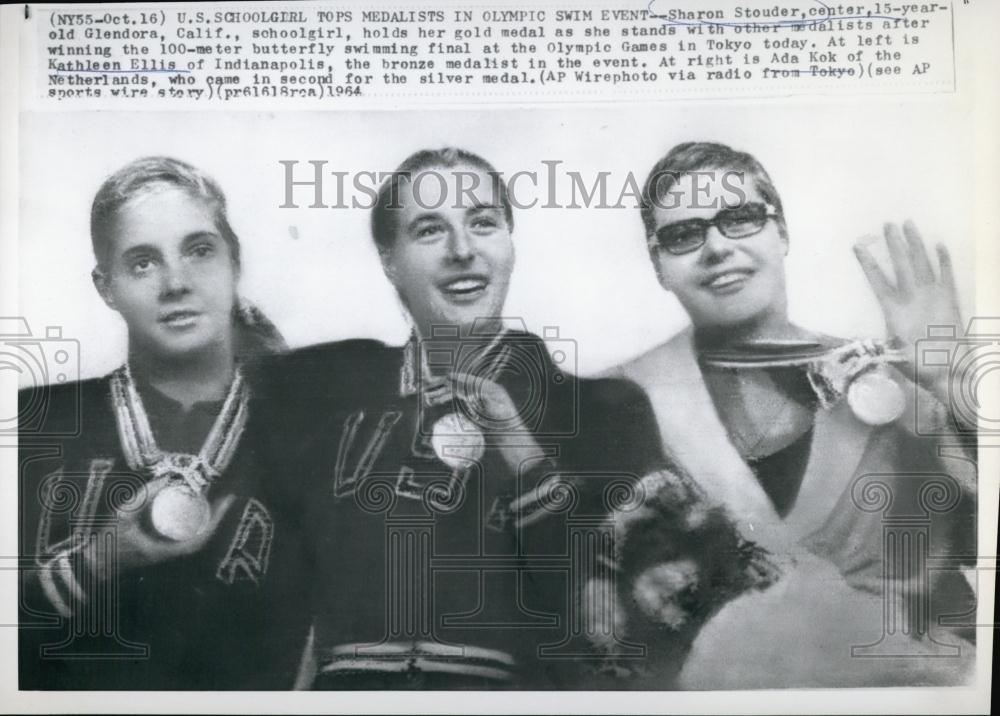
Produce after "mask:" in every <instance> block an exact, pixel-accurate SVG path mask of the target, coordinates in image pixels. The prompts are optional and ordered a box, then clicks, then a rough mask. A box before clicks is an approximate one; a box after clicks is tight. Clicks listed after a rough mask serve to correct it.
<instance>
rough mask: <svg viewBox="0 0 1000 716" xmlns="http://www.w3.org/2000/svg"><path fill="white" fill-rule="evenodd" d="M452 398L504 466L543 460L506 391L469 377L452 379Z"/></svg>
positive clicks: (465, 374) (458, 375)
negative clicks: (486, 439)
mask: <svg viewBox="0 0 1000 716" xmlns="http://www.w3.org/2000/svg"><path fill="white" fill-rule="evenodd" d="M452 382H453V386H454V392H455V397H456V398H457V399H458V400H460V401H461V402H462V404H463V405H464V406H465V408H466V410H465V412H466V413H467V414H468V416H469V417H470V418H471V422H472V423H474V424H475V425H476V426H478V428H479V429H480V430H483V431H484V432H485V433H487V434H488V435H490V437H491V438H492V440H491V443H492V444H494V445H495V446H496V447H497V448H499V450H500V454H501V455H503V458H504V460H505V461H506V463H507V464H508V465H509V466H510V467H511V468H513V469H515V470H517V469H519V468H520V467H521V466H522V465H523V464H525V463H526V462H528V461H537V460H539V459H541V458H543V457H545V452H544V451H543V450H542V448H541V447H539V445H538V442H537V441H536V440H535V436H534V435H533V434H532V432H531V431H530V430H529V429H528V428H527V426H525V424H524V421H523V420H522V419H521V416H520V413H519V411H518V409H517V406H516V405H515V404H514V401H513V400H512V399H511V397H510V394H509V393H508V392H507V390H506V389H505V388H504V387H503V386H502V385H500V384H499V383H497V382H496V381H494V380H490V379H489V378H484V377H482V376H478V375H472V374H469V373H454V374H453V375H452Z"/></svg>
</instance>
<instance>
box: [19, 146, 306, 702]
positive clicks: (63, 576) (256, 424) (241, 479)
mask: <svg viewBox="0 0 1000 716" xmlns="http://www.w3.org/2000/svg"><path fill="white" fill-rule="evenodd" d="M91 239H92V242H93V247H94V254H95V258H96V261H97V266H96V268H95V269H94V271H93V280H94V285H95V287H96V288H97V291H98V293H99V294H100V296H101V298H102V299H103V300H104V302H105V303H106V304H107V305H108V307H109V308H111V309H112V310H114V311H116V312H117V313H118V314H120V315H121V316H122V318H123V319H124V321H125V325H126V327H127V330H128V354H127V356H125V358H124V361H123V364H122V366H121V367H120V368H118V369H117V370H114V371H113V372H111V373H110V374H109V375H107V376H105V377H102V378H94V379H90V380H84V381H80V382H76V383H66V384H62V385H54V386H45V387H38V388H35V389H34V390H26V391H22V394H21V395H20V396H19V398H20V401H21V408H22V413H21V417H22V422H21V424H22V426H23V425H25V424H26V423H25V420H24V418H26V417H27V416H28V414H29V413H30V412H31V410H29V408H30V407H31V406H32V405H36V404H37V403H38V401H37V400H36V399H37V398H41V399H42V405H41V409H40V411H39V412H40V414H41V422H40V423H39V424H34V429H33V430H31V431H28V430H25V429H24V428H22V432H21V435H20V455H21V468H22V473H21V502H22V538H21V539H22V544H21V549H22V554H24V555H25V556H26V557H30V558H31V564H32V566H30V567H26V568H25V569H24V571H23V579H22V601H21V624H20V626H21V632H20V633H21V644H20V646H21V656H20V686H21V688H22V689H102V690H110V689H178V688H180V689H239V688H242V689H249V688H253V689H268V688H290V687H291V686H292V684H293V680H294V675H295V672H296V669H297V666H298V659H299V655H300V654H301V652H302V647H303V645H304V643H305V636H306V630H307V628H308V622H307V619H308V615H306V614H305V613H304V612H303V610H302V609H297V608H296V606H295V605H296V600H297V596H298V593H299V591H298V588H297V587H296V582H295V579H296V578H298V576H299V575H301V574H304V573H305V570H304V568H303V567H302V566H301V564H300V563H299V561H298V560H299V559H300V555H301V553H302V552H301V550H300V549H299V546H298V542H297V539H298V538H297V536H296V533H295V531H294V530H291V529H288V528H287V525H288V524H289V522H288V521H287V520H285V521H282V520H281V511H280V508H281V504H282V503H281V500H280V497H278V495H277V492H276V490H277V489H278V487H279V486H280V485H282V484H283V483H285V482H286V480H284V479H283V478H285V475H283V474H281V472H280V471H279V469H278V468H276V467H275V466H274V465H271V464H270V463H268V461H266V460H265V459H264V457H263V456H262V455H261V454H260V453H259V452H258V451H255V445H257V444H259V443H260V440H261V434H262V433H263V432H264V431H263V430H262V428H261V417H262V416H261V411H259V410H255V409H254V407H253V405H252V402H253V401H252V393H253V389H252V387H251V383H252V382H253V381H252V380H251V376H250V372H251V365H252V363H253V362H254V359H255V358H256V357H258V356H260V355H262V354H267V353H272V352H274V351H276V350H280V349H281V348H282V347H283V345H284V342H283V340H282V339H281V336H280V335H279V334H278V332H277V331H276V329H275V328H274V326H273V325H271V324H270V322H268V321H267V320H266V319H265V318H264V317H263V316H262V315H261V314H260V313H259V312H258V311H257V310H256V309H254V308H253V307H252V306H250V305H249V304H246V303H245V302H244V301H242V300H240V299H239V297H238V292H237V287H238V281H239V276H240V244H239V239H238V238H237V236H236V234H235V232H234V231H233V229H232V227H231V226H230V224H229V220H228V218H227V214H226V200H225V197H224V195H223V193H222V191H221V189H220V188H219V186H218V185H217V184H216V183H215V182H214V181H213V180H212V179H211V178H209V177H208V176H206V175H205V174H204V173H202V172H201V171H200V170H198V169H196V168H195V167H192V166H190V165H188V164H185V163H184V162H180V161H177V160H175V159H171V158H167V157H148V158H144V159H138V160H136V161H133V162H130V163H129V164H127V165H126V166H124V167H122V168H121V169H119V170H118V171H117V172H115V173H114V174H113V175H111V176H110V177H109V178H108V179H107V180H106V181H105V182H104V184H103V185H102V186H101V188H100V190H99V191H98V192H97V195H96V197H95V198H94V202H93V205H92V209H91ZM36 407H37V405H36Z"/></svg>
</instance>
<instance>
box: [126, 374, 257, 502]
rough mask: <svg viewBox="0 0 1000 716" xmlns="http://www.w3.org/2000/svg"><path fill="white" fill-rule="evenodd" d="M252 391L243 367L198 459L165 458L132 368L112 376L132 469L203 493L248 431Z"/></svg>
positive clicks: (172, 456) (187, 456)
mask: <svg viewBox="0 0 1000 716" xmlns="http://www.w3.org/2000/svg"><path fill="white" fill-rule="evenodd" d="M249 398H250V391H249V388H248V386H247V384H246V380H245V379H244V377H243V373H242V372H241V371H240V369H239V368H237V369H236V374H235V376H234V377H233V382H232V383H231V384H230V386H229V392H228V393H227V395H226V400H225V402H224V403H223V405H222V410H221V411H219V414H218V416H216V418H215V422H214V423H213V424H212V429H211V430H210V431H209V433H208V437H206V438H205V442H204V444H203V445H202V447H201V450H200V451H199V453H198V454H197V455H179V454H173V453H164V452H163V451H162V450H160V448H159V447H158V446H157V444H156V437H155V436H154V435H153V429H152V427H151V426H150V424H149V415H148V414H147V413H146V409H145V407H144V406H143V404H142V398H141V396H140V395H139V391H138V390H137V389H136V387H135V381H134V379H133V378H132V372H131V370H130V369H129V366H128V364H127V363H126V364H125V365H124V366H122V367H121V368H119V369H118V370H116V371H115V372H114V373H113V374H112V376H111V401H112V403H113V405H114V409H115V421H116V422H117V424H118V437H119V440H120V441H121V446H122V451H123V452H124V453H125V460H126V462H127V463H128V466H129V467H130V468H131V469H133V470H143V469H145V470H150V471H151V472H152V474H153V476H154V477H164V476H168V475H174V474H179V475H181V476H182V477H183V478H184V480H185V481H186V482H187V483H188V485H189V486H190V487H191V489H192V490H194V491H196V492H201V491H202V490H203V489H204V488H205V487H206V486H207V485H208V484H209V483H211V482H212V481H213V480H215V478H216V477H218V476H219V475H221V474H222V472H223V471H224V470H225V469H226V467H227V466H228V465H229V462H230V460H232V457H233V454H234V453H235V452H236V446H237V445H238V444H239V440H240V436H241V435H242V434H243V429H244V428H245V427H246V422H247V415H248V404H249Z"/></svg>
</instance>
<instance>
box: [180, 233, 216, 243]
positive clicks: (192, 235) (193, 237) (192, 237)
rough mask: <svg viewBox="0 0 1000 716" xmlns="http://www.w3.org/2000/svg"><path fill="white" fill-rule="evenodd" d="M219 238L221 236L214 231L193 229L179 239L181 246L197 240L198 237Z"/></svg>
mask: <svg viewBox="0 0 1000 716" xmlns="http://www.w3.org/2000/svg"><path fill="white" fill-rule="evenodd" d="M221 238H222V237H221V236H219V235H218V234H217V233H216V232H214V231H194V232H192V233H190V234H188V235H187V236H185V237H184V238H183V239H181V246H187V245H188V244H190V243H192V242H194V241H197V240H198V239H221Z"/></svg>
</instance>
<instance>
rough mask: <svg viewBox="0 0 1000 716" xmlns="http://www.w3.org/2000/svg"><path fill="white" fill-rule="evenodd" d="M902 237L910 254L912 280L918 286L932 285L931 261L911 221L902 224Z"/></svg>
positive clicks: (932, 270) (932, 271)
mask: <svg viewBox="0 0 1000 716" xmlns="http://www.w3.org/2000/svg"><path fill="white" fill-rule="evenodd" d="M903 235H904V236H905V237H906V246H907V250H908V251H909V254H910V266H911V268H912V269H913V278H914V280H915V281H916V282H917V283H918V284H928V283H934V269H933V268H931V260H930V257H929V256H928V255H927V249H926V248H925V247H924V240H923V239H922V238H921V237H920V232H919V231H917V227H916V224H914V223H913V222H912V221H909V220H907V221H905V222H904V223H903Z"/></svg>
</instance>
